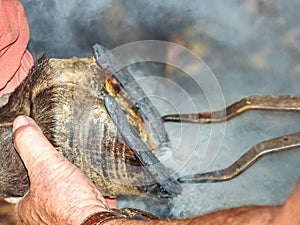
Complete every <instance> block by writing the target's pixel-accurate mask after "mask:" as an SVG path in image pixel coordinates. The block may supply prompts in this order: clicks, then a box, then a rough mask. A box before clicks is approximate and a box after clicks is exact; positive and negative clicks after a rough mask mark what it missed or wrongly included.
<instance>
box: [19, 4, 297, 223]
mask: <svg viewBox="0 0 300 225" xmlns="http://www.w3.org/2000/svg"><path fill="white" fill-rule="evenodd" d="M21 2H22V3H23V5H24V8H25V11H26V13H27V17H28V21H29V26H30V29H31V41H30V44H29V50H30V51H31V53H32V54H33V55H34V56H35V57H36V58H37V57H39V56H41V55H42V54H46V55H47V56H49V57H56V58H69V57H73V56H77V57H85V56H90V55H91V54H92V53H91V46H92V45H93V44H94V43H96V42H97V43H100V44H102V45H103V46H105V47H107V48H108V49H111V48H114V47H117V46H118V45H120V44H124V43H127V42H132V41H137V40H164V41H170V42H175V43H178V44H180V45H182V46H185V47H186V48H188V49H190V50H191V51H193V52H194V53H195V54H197V55H198V56H200V57H201V58H202V59H203V60H204V62H205V63H206V64H207V65H208V66H209V67H210V68H211V70H212V72H213V73H212V75H214V76H215V77H216V78H217V80H218V82H219V84H220V86H221V88H222V91H223V95H224V98H225V103H226V105H229V104H231V103H233V102H234V101H237V100H239V99H240V98H242V97H245V96H248V95H261V94H295V95H299V94H300V93H299V92H300V91H299V84H300V63H299V58H300V57H299V56H300V27H299V22H300V15H299V8H300V2H299V1H297V0H292V1H283V0H274V1H271V0H245V1H237V0H231V1H226V2H224V1H217V0H211V1H204V0H203V1H202V0H195V1H179V0H177V1H174V0H166V1H160V0H151V1H146V0H127V1H118V0H102V1H98V0H86V1H81V0H66V1H58V0H47V1H46V0H43V1H42V0H21ZM166 57H176V52H172V50H170V52H168V53H167V54H166ZM141 70H142V72H144V73H145V74H146V76H147V74H148V75H153V74H155V76H158V77H163V78H167V80H168V81H170V82H171V83H172V82H174V83H176V84H178V86H179V87H180V88H182V89H183V90H184V91H185V92H186V93H187V95H188V96H189V97H191V99H192V100H193V103H194V105H195V106H196V110H195V109H194V108H189V107H188V106H184V107H185V109H186V111H187V112H190V110H194V111H207V110H210V107H209V103H208V102H207V99H206V96H205V93H203V92H202V91H201V89H199V87H198V86H197V85H195V83H193V80H192V79H190V77H189V76H188V75H186V74H184V73H183V72H182V71H180V70H177V69H175V68H173V67H166V66H165V65H161V64H155V63H148V64H147V66H143V65H137V66H136V69H135V70H133V73H135V72H136V73H137V76H138V74H139V73H140V72H141ZM199 76H201V74H199ZM166 85H168V84H166ZM149 86H150V85H149ZM149 86H148V87H147V85H143V87H144V88H145V89H146V92H147V93H148V94H149V95H150V96H155V94H156V95H157V93H161V95H163V93H165V94H167V95H168V96H171V95H173V96H174V99H176V100H177V103H174V104H175V105H172V104H168V103H167V104H166V102H165V101H163V100H162V99H163V98H153V99H152V100H153V102H154V103H155V104H156V105H157V107H158V109H159V111H160V112H161V113H162V114H166V113H172V112H173V113H174V112H175V111H174V109H175V108H176V104H178V105H180V104H183V103H184V102H185V97H177V92H176V91H175V92H173V93H170V92H171V91H170V90H171V88H170V89H168V86H159V85H157V86H153V85H151V86H150V87H149ZM226 126H227V128H226V132H225V133H224V135H225V136H224V140H223V143H222V145H221V148H220V150H219V153H218V155H217V156H216V158H215V160H214V161H213V162H212V163H210V165H209V167H208V168H204V169H205V171H211V170H216V169H222V168H225V167H227V166H228V165H230V164H231V163H232V162H233V161H235V160H236V159H238V158H239V157H240V156H241V155H242V154H244V153H245V152H246V151H247V150H248V149H249V148H250V147H252V146H253V145H255V144H256V143H258V142H261V141H263V140H266V139H269V138H272V137H276V136H280V135H284V134H289V133H293V132H297V131H299V130H300V117H299V114H297V113H281V112H248V113H246V114H244V115H241V116H239V117H238V118H235V119H233V120H231V121H229V122H227V123H226ZM167 129H168V132H169V134H170V138H171V140H172V142H173V143H174V145H175V146H176V150H175V151H176V152H175V157H177V158H180V157H181V156H182V155H189V157H186V158H185V160H184V162H182V165H180V166H178V164H177V165H172V163H170V162H166V163H167V164H168V165H169V164H170V167H173V168H175V169H178V168H177V167H180V171H178V172H179V173H180V174H190V173H196V172H201V171H200V170H201V168H200V166H199V160H201V156H202V155H203V152H202V151H203V149H205V148H206V147H207V142H208V139H209V138H210V129H211V127H210V125H178V124H167ZM195 132H198V133H199V136H198V137H197V138H198V139H197V144H196V145H195V144H191V143H190V138H191V133H192V134H194V133H195ZM177 139H180V141H179V142H180V143H179V142H178V141H177ZM207 150H208V151H210V150H212V149H207ZM181 167H182V168H181ZM204 169H203V170H204ZM299 170H300V151H299V149H296V150H291V151H287V152H282V153H279V154H275V155H270V156H267V157H265V158H263V159H261V160H260V161H259V162H258V163H256V164H255V165H254V166H252V167H251V168H250V169H249V170H247V171H246V172H245V173H244V174H242V175H240V176H239V177H237V178H235V179H234V180H231V181H227V182H223V183H215V184H209V183H207V184H197V185H195V184H186V185H183V189H184V191H183V193H182V195H180V196H178V197H176V198H174V199H170V200H168V201H167V200H158V199H155V198H152V197H120V198H119V200H120V206H121V207H128V206H132V207H138V208H142V209H146V210H149V211H152V212H154V213H157V214H159V215H160V216H162V217H181V218H184V217H190V216H197V215H201V214H204V213H207V212H211V211H214V210H218V209H224V208H229V207H236V206H240V205H253V204H256V205H265V204H280V203H282V202H283V201H284V199H285V198H286V197H287V196H288V195H289V193H290V191H291V190H292V188H293V187H294V185H295V183H296V181H297V180H298V178H299ZM202 172H203V171H202Z"/></svg>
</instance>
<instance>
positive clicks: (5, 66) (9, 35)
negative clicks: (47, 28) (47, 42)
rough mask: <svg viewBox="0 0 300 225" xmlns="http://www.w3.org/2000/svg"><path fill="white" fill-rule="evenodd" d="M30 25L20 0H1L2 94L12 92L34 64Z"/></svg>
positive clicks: (0, 93)
mask: <svg viewBox="0 0 300 225" xmlns="http://www.w3.org/2000/svg"><path fill="white" fill-rule="evenodd" d="M28 41H29V27H28V23H27V19H26V15H25V12H24V9H23V6H22V5H21V3H20V2H19V1H18V0H0V96H1V95H3V94H6V93H9V92H12V91H13V90H14V89H15V88H16V87H17V86H18V85H19V84H20V83H21V82H22V80H23V79H24V78H25V77H26V76H27V73H28V71H29V69H30V68H31V67H32V65H33V59H32V56H31V54H30V53H29V52H28V51H27V50H26V48H27V44H28Z"/></svg>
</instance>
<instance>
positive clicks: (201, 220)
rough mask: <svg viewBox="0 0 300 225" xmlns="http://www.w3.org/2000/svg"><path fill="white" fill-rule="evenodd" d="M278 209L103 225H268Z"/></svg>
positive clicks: (258, 209)
mask: <svg viewBox="0 0 300 225" xmlns="http://www.w3.org/2000/svg"><path fill="white" fill-rule="evenodd" d="M278 210H279V207H276V206H268V207H259V206H249V207H242V208H235V209H228V210H224V211H220V212H216V213H211V214H208V215H205V216H201V217H196V218H192V219H185V220H125V219H122V220H111V221H109V222H106V223H105V225H160V224H161V225H163V224H170V225H189V224H193V225H229V224H230V225H240V224H243V225H269V224H271V222H272V219H273V218H274V216H275V215H276V214H277V212H278Z"/></svg>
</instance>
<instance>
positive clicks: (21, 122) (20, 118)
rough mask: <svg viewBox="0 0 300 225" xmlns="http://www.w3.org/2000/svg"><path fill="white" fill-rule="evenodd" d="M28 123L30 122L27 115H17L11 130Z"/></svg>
mask: <svg viewBox="0 0 300 225" xmlns="http://www.w3.org/2000/svg"><path fill="white" fill-rule="evenodd" d="M29 123H30V120H29V117H27V116H18V117H17V118H16V119H15V120H14V122H13V132H15V130H16V129H18V128H20V127H23V126H26V125H28V124H29Z"/></svg>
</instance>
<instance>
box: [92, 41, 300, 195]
mask: <svg viewBox="0 0 300 225" xmlns="http://www.w3.org/2000/svg"><path fill="white" fill-rule="evenodd" d="M93 49H94V55H95V58H96V60H97V62H98V64H99V65H100V66H101V67H102V68H103V69H106V70H107V72H109V73H110V75H111V76H113V77H114V78H115V79H116V80H118V82H119V83H120V84H121V86H122V87H123V88H124V91H125V92H126V93H127V94H128V96H130V97H131V98H132V100H133V101H134V102H135V103H136V105H135V106H136V108H138V110H139V111H140V113H141V115H142V117H143V119H144V121H145V123H146V124H147V125H148V127H149V129H150V131H151V134H152V137H153V139H154V141H156V146H157V148H158V149H159V150H160V151H161V152H167V151H170V150H171V145H170V142H169V138H168V135H167V133H166V130H165V128H164V123H165V122H184V123H197V124H198V123H199V124H205V123H217V122H224V121H227V120H229V119H231V118H233V117H235V116H238V115H240V114H242V113H244V112H246V111H248V110H269V111H289V112H297V111H300V96H293V95H282V96H274V95H270V96H249V97H245V98H243V99H241V100H240V101H237V102H235V103H233V104H232V105H230V106H228V107H227V108H226V109H222V110H219V111H213V112H202V113H192V114H172V115H165V116H163V117H161V116H160V115H159V113H158V111H157V110H156V109H155V107H154V106H153V105H152V103H151V101H150V100H149V98H148V97H147V96H146V95H145V93H144V91H143V90H142V89H141V87H140V86H139V85H138V84H137V83H136V81H135V79H134V78H133V76H132V75H131V74H130V72H129V71H128V70H126V69H125V70H123V71H122V72H121V71H118V72H116V69H115V68H113V65H114V56H113V55H110V54H109V53H108V50H107V49H105V48H104V47H103V46H101V45H99V44H96V45H94V46H93ZM128 84H131V85H128ZM104 100H105V106H106V109H107V111H108V113H109V114H110V116H111V118H112V120H113V121H114V123H115V124H116V126H117V127H118V130H119V132H120V133H121V135H122V136H123V138H124V140H126V143H127V144H128V146H129V147H130V148H131V149H132V150H133V152H134V154H135V155H136V156H137V158H138V159H139V160H140V162H141V164H142V165H143V166H144V167H145V169H146V171H147V172H148V173H149V174H150V175H152V177H153V179H154V180H156V181H157V182H158V183H160V184H161V185H162V187H163V188H164V189H165V190H166V191H167V192H168V193H170V194H171V195H172V194H173V195H177V194H179V193H180V192H181V188H180V187H178V186H177V184H178V183H204V182H220V181H226V180H230V179H232V178H234V177H236V176H238V175H240V174H241V173H242V172H244V171H245V170H246V169H247V168H249V167H250V166H251V165H253V164H254V163H255V162H256V161H257V160H258V159H259V158H261V157H263V156H265V155H268V154H271V153H276V152H280V151H285V150H288V149H292V148H297V147H300V132H298V133H294V134H289V135H284V136H281V137H277V138H273V139H270V140H266V141H263V142H261V143H258V144H256V145H255V146H253V147H252V148H250V150H249V151H248V152H246V153H245V154H244V155H243V156H241V157H240V158H239V159H238V160H237V161H235V162H234V163H233V164H232V165H230V166H229V167H227V168H225V169H221V170H217V171H212V172H207V173H198V174H193V175H187V176H182V177H179V178H172V176H170V174H169V170H168V169H167V168H165V167H164V165H163V164H161V162H160V161H159V160H158V159H157V157H156V156H155V155H154V154H153V153H152V151H151V150H150V149H149V148H148V147H147V146H146V145H145V144H144V143H142V140H141V139H140V137H139V136H138V135H137V133H136V132H135V131H134V129H133V128H132V126H131V125H130V124H129V122H128V121H127V119H126V117H125V115H124V113H123V112H122V109H121V107H120V106H119V104H118V103H117V102H116V101H115V100H114V99H113V98H112V97H111V96H109V95H108V94H107V93H104ZM224 111H225V113H224Z"/></svg>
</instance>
